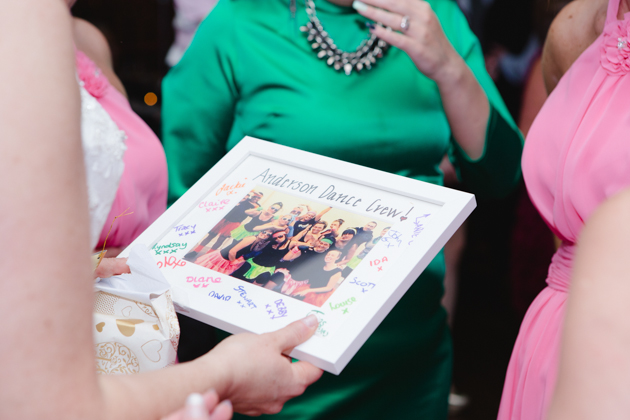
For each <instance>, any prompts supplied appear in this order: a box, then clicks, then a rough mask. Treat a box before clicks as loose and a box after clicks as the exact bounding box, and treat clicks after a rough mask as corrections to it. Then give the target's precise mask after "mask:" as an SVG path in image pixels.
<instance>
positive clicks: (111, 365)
mask: <svg viewBox="0 0 630 420" xmlns="http://www.w3.org/2000/svg"><path fill="white" fill-rule="evenodd" d="M139 371H140V364H139V363H138V358H137V357H136V355H135V354H133V352H132V351H131V350H130V349H129V347H127V346H124V345H122V344H120V343H113V342H111V343H100V344H97V345H96V372H97V373H98V374H100V375H110V374H114V373H118V374H130V373H138V372H139Z"/></svg>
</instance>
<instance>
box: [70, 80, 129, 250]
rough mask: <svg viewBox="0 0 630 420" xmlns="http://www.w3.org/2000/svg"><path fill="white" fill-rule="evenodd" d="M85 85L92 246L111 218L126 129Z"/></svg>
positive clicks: (84, 123) (83, 133)
mask: <svg viewBox="0 0 630 420" xmlns="http://www.w3.org/2000/svg"><path fill="white" fill-rule="evenodd" d="M80 85H81V138H82V143H83V156H84V160H85V172H86V177H87V187H88V200H89V206H90V240H91V244H92V248H94V247H95V246H96V244H97V242H98V238H99V236H100V234H101V230H103V226H104V225H105V223H106V222H109V223H111V221H107V220H106V219H107V216H108V215H109V211H110V209H111V206H112V203H113V202H114V197H115V196H116V191H117V190H118V183H119V182H120V177H121V176H122V173H123V169H124V164H123V155H124V154H125V150H126V149H127V146H125V139H126V137H127V136H126V135H125V132H124V131H122V130H119V129H118V126H117V125H116V123H114V121H112V119H111V117H110V116H109V114H108V113H107V112H106V111H105V110H104V109H103V107H102V106H101V105H100V104H99V103H98V101H97V100H96V99H95V98H94V97H93V96H92V95H90V94H89V93H88V91H87V90H85V88H84V87H83V82H80Z"/></svg>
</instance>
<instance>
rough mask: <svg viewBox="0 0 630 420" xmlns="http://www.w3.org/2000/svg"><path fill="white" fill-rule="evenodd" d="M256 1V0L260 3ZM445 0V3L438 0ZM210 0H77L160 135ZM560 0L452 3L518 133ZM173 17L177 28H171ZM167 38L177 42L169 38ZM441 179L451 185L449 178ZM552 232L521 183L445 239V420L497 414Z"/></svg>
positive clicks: (533, 106) (541, 281) (78, 12)
mask: <svg viewBox="0 0 630 420" xmlns="http://www.w3.org/2000/svg"><path fill="white" fill-rule="evenodd" d="M261 1H263V0H261ZM446 1H452V0H446ZM215 2H216V0H175V4H174V0H135V1H129V0H79V1H78V2H77V4H76V5H75V6H74V8H73V14H74V15H75V16H77V17H80V18H83V19H85V20H87V21H89V22H91V23H93V24H94V25H96V26H97V27H98V28H99V29H100V30H101V31H102V32H103V33H104V34H105V36H106V37H107V39H108V41H109V44H110V47H111V49H112V54H113V61H114V68H115V72H116V73H117V75H118V76H119V77H120V79H121V81H122V82H123V84H124V85H125V88H126V89H127V93H128V95H129V100H130V102H131V106H132V107H133V109H134V110H135V111H136V112H137V113H138V114H139V115H140V116H141V117H142V118H143V119H144V120H145V121H146V122H147V123H148V124H149V126H150V127H151V128H152V129H153V130H154V131H155V133H156V134H157V135H158V137H160V136H161V133H160V108H161V87H160V85H161V80H162V78H163V77H164V75H165V74H166V72H167V71H168V69H169V65H168V64H167V56H168V62H169V63H170V64H171V65H172V64H174V63H175V62H176V61H177V59H178V57H179V56H180V55H181V53H182V52H183V50H184V49H185V46H186V44H187V42H188V40H189V39H190V38H191V37H192V35H193V33H194V28H195V26H196V24H197V23H198V22H199V21H200V20H201V19H202V18H203V15H204V14H205V13H206V12H207V11H208V10H210V9H211V7H212V6H213V5H214V3H215ZM566 3H568V1H560V0H459V1H458V4H459V6H460V7H461V9H462V10H463V12H464V13H465V14H466V16H467V18H468V19H469V23H470V25H471V28H472V29H473V31H474V32H475V33H476V34H477V36H478V37H479V40H480V42H481V46H482V48H483V51H484V55H485V57H486V66H487V69H488V72H489V73H490V75H491V76H492V77H493V79H494V80H495V83H496V84H497V86H498V88H499V90H500V92H501V94H502V95H503V98H504V101H505V102H506V104H507V106H508V108H509V110H510V112H511V113H512V116H513V117H514V120H515V121H517V123H518V124H519V127H520V128H521V130H522V131H523V132H524V133H526V132H527V130H528V129H529V125H530V124H531V122H532V120H533V118H534V116H535V115H536V113H537V111H538V109H540V106H542V103H543V102H544V99H545V97H546V94H545V91H544V86H543V84H542V74H541V72H540V53H541V48H542V45H543V43H544V39H545V36H546V33H547V30H548V27H549V25H550V23H551V21H552V19H553V17H554V16H555V15H556V14H557V12H558V11H559V10H560V8H561V7H562V6H563V5H565V4H566ZM174 24H175V27H176V28H177V29H174ZM174 42H175V45H174ZM444 170H445V173H446V175H447V178H446V179H447V182H448V183H449V185H450V186H452V187H454V188H457V181H456V180H455V179H454V177H452V176H451V177H449V173H450V172H449V168H448V165H446V164H445V167H444ZM554 249H555V246H554V238H553V236H552V235H551V233H550V232H549V230H548V229H547V227H546V226H545V225H544V223H543V222H542V220H541V219H540V218H539V216H538V215H537V213H536V211H535V209H534V208H533V206H532V204H531V203H530V202H529V199H528V197H527V195H526V193H525V192H524V189H523V186H521V188H520V189H519V190H518V191H516V192H514V193H513V194H512V195H511V196H509V197H507V198H505V199H502V200H492V201H487V200H486V201H484V200H481V201H479V203H478V208H477V209H476V210H475V212H474V213H473V215H472V216H471V217H470V218H469V220H468V221H467V222H466V225H465V226H464V227H463V228H462V229H461V230H460V231H459V232H458V234H457V235H456V236H455V237H454V238H453V239H452V240H451V242H450V243H449V244H448V245H447V249H446V252H447V280H446V289H447V295H446V296H445V300H444V303H445V306H446V307H447V309H448V310H449V313H450V316H451V327H452V331H453V338H454V344H455V366H454V378H453V382H454V389H453V393H454V396H453V405H452V413H451V417H450V418H451V419H452V420H477V419H484V420H485V419H491V418H496V414H497V410H498V404H499V400H500V397H501V390H502V387H503V379H504V375H505V371H506V368H507V364H508V361H509V358H510V352H511V349H512V346H513V344H514V340H515V338H516V335H517V333H518V328H519V325H520V322H521V320H522V318H523V316H524V314H525V311H526V309H527V307H528V305H529V303H530V302H531V301H532V300H533V299H534V297H535V296H536V295H537V294H538V292H539V291H540V290H542V288H543V287H544V286H545V277H546V273H547V267H548V264H549V261H550V259H551V255H552V254H553V252H554Z"/></svg>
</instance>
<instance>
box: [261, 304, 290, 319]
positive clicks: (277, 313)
mask: <svg viewBox="0 0 630 420" xmlns="http://www.w3.org/2000/svg"><path fill="white" fill-rule="evenodd" d="M273 303H274V304H275V308H274V307H273V306H272V305H270V304H267V305H265V309H266V310H267V315H271V316H270V318H271V319H276V318H285V317H286V316H287V313H288V312H287V307H286V305H285V304H284V301H283V300H282V299H278V300H276V301H274V302H273Z"/></svg>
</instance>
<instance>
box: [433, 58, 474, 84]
mask: <svg viewBox="0 0 630 420" xmlns="http://www.w3.org/2000/svg"><path fill="white" fill-rule="evenodd" d="M469 76H472V77H473V78H474V75H472V72H471V71H470V69H469V68H468V65H467V64H466V62H465V61H464V60H463V59H462V58H461V57H460V56H459V54H457V53H455V54H454V56H453V57H452V58H450V59H449V60H448V61H447V63H446V64H445V65H444V66H442V68H441V69H440V71H439V72H438V73H437V75H436V77H435V78H434V79H433V80H434V81H435V83H436V84H437V85H438V89H439V90H440V92H442V93H444V92H448V91H452V90H458V89H459V88H460V87H461V86H462V85H463V84H464V83H466V80H467V79H468V77H469Z"/></svg>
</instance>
